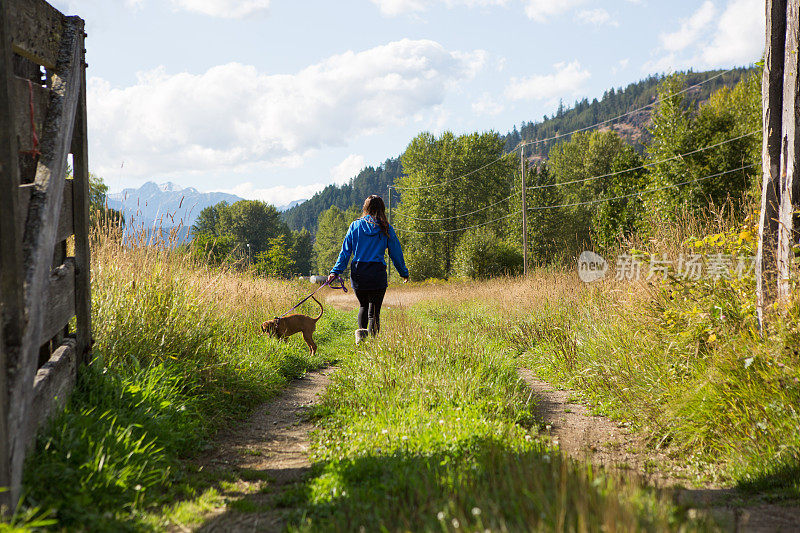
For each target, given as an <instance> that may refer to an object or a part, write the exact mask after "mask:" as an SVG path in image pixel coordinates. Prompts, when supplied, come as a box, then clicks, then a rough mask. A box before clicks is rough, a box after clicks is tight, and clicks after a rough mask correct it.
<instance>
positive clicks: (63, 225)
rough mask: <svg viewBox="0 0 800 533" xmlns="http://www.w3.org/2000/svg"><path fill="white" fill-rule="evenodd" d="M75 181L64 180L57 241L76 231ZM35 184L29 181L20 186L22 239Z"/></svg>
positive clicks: (19, 231) (19, 232) (20, 230)
mask: <svg viewBox="0 0 800 533" xmlns="http://www.w3.org/2000/svg"><path fill="white" fill-rule="evenodd" d="M72 188H73V181H72V180H65V181H64V197H63V198H62V199H61V209H60V210H59V215H58V227H57V228H56V242H61V241H64V240H66V239H67V238H69V236H70V235H72V234H73V233H74V230H73V228H74V217H73V207H72V202H73V193H72ZM33 190H34V184H33V183H27V184H25V185H21V186H20V187H19V212H20V215H18V218H17V220H18V226H17V233H18V234H19V236H20V239H22V234H23V232H24V230H25V221H26V220H27V218H28V217H27V215H28V206H29V205H30V203H31V195H32V194H33Z"/></svg>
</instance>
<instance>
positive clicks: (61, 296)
mask: <svg viewBox="0 0 800 533" xmlns="http://www.w3.org/2000/svg"><path fill="white" fill-rule="evenodd" d="M45 295H46V298H47V307H46V308H45V311H44V321H43V323H42V333H41V335H40V336H39V346H41V345H42V344H44V343H46V342H47V341H49V340H50V339H52V338H53V337H55V336H56V335H58V333H59V332H61V331H63V330H64V327H65V326H66V325H67V324H68V323H69V319H70V318H72V317H73V316H75V259H74V258H72V257H68V258H67V259H66V260H65V261H64V264H63V265H61V266H59V267H58V268H56V269H54V270H53V272H52V273H51V274H50V279H49V280H48V286H47V291H46V292H45Z"/></svg>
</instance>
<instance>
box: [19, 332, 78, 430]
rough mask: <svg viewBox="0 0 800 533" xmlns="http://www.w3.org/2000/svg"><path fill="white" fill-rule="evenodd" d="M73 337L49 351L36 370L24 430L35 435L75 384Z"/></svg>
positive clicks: (62, 405)
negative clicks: (51, 353)
mask: <svg viewBox="0 0 800 533" xmlns="http://www.w3.org/2000/svg"><path fill="white" fill-rule="evenodd" d="M75 344H76V342H75V339H70V338H68V339H65V340H64V342H63V344H61V346H59V347H58V348H56V349H55V350H54V351H53V355H52V356H51V357H50V360H49V361H47V363H45V364H44V366H42V368H40V369H39V370H38V371H37V372H36V377H35V378H34V383H33V401H32V405H31V407H32V408H31V412H30V418H29V419H28V421H27V422H28V433H29V434H31V435H35V434H36V430H37V429H39V428H41V427H42V426H43V425H44V423H45V422H47V419H48V418H50V416H52V415H53V414H55V413H56V412H58V411H60V410H61V409H63V408H64V405H65V403H66V401H67V399H68V398H69V394H70V392H71V391H72V389H73V388H74V387H75V380H76V378H77V368H78V357H77V354H76V353H75Z"/></svg>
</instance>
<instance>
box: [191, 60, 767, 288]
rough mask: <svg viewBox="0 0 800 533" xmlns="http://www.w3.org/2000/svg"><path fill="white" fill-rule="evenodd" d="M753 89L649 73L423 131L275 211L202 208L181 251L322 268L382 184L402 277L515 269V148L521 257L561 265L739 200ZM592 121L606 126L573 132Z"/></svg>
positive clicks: (751, 171) (732, 76) (752, 143)
mask: <svg viewBox="0 0 800 533" xmlns="http://www.w3.org/2000/svg"><path fill="white" fill-rule="evenodd" d="M759 87H760V86H759V78H758V72H757V71H754V70H753V69H734V70H731V71H727V72H717V71H712V72H704V73H693V72H688V73H679V74H675V75H672V76H669V77H666V78H664V77H655V76H653V77H650V78H647V79H646V80H643V81H641V82H639V83H635V84H631V85H629V86H628V87H627V88H625V89H624V90H623V89H620V90H614V89H611V90H609V91H607V92H606V94H605V95H604V96H603V98H602V100H599V101H597V100H595V101H593V102H591V103H590V102H588V100H582V101H578V102H576V103H575V105H574V107H573V108H571V109H569V110H566V109H565V108H564V106H563V105H561V106H560V107H559V110H558V111H557V112H556V114H555V115H554V116H553V117H549V118H548V117H545V119H544V120H543V121H542V122H540V123H533V122H531V123H523V124H522V127H521V128H520V129H519V130H517V129H516V128H515V129H514V130H513V131H512V132H511V133H509V134H506V135H501V134H499V133H497V132H491V131H490V132H483V133H477V132H476V133H471V134H462V135H456V134H455V133H452V132H444V133H442V134H441V135H439V136H434V135H432V134H430V133H426V132H423V133H420V134H419V135H418V136H417V137H415V138H414V139H412V140H411V142H410V143H409V145H408V147H407V148H406V150H405V151H404V153H403V154H401V156H400V157H398V158H390V159H387V160H386V161H385V162H384V163H383V164H381V165H380V166H378V167H377V168H374V167H367V168H365V169H363V170H362V171H361V172H360V173H359V174H358V175H357V176H355V177H354V178H353V179H352V180H351V182H350V183H349V184H346V185H343V186H336V185H329V186H328V187H326V188H325V189H324V190H323V191H322V192H320V193H318V194H317V195H315V196H314V197H313V198H311V199H310V200H308V201H307V202H304V203H303V204H300V205H298V206H295V207H294V208H292V209H290V210H288V211H286V212H284V213H278V212H277V211H276V210H275V208H274V207H272V206H269V205H267V204H265V203H263V202H256V201H245V202H237V203H236V204H233V205H230V206H229V205H227V204H219V205H217V206H213V207H209V208H206V209H205V210H203V212H202V213H201V214H200V216H199V218H198V220H197V222H196V224H195V225H194V227H193V228H192V229H193V233H194V235H195V237H194V241H193V242H192V244H191V245H190V248H191V250H192V253H193V254H194V255H195V256H197V257H206V259H207V260H208V261H210V262H211V263H213V264H221V263H222V262H227V263H234V264H238V265H240V266H242V267H244V268H253V269H254V270H255V271H256V272H258V273H260V274H262V275H272V276H292V275H306V274H310V273H324V272H327V270H328V269H329V268H330V265H332V264H333V262H334V261H335V258H336V254H337V253H338V248H339V246H340V244H341V241H342V239H343V237H344V234H345V233H346V231H347V228H348V226H349V223H350V222H351V221H352V220H354V219H355V218H357V217H358V215H359V211H360V206H361V203H362V202H363V199H364V198H365V197H366V196H368V195H369V194H375V193H378V194H381V195H383V196H384V197H386V198H387V200H388V197H387V194H388V191H389V187H392V203H393V205H394V208H393V209H392V211H391V217H392V223H393V225H394V226H395V227H396V229H397V231H398V234H399V235H400V237H401V242H402V243H403V244H404V248H405V249H406V250H407V252H406V255H407V260H408V263H409V266H410V268H411V273H412V277H413V278H414V279H418V280H419V279H426V278H442V279H446V278H449V277H453V276H456V277H481V278H484V277H491V276H493V275H499V274H515V273H518V272H520V271H521V268H522V263H523V258H522V217H521V207H522V195H521V190H520V188H521V175H520V169H521V164H520V156H519V151H520V150H522V151H523V153H524V161H525V171H526V173H527V188H526V191H525V195H526V198H525V200H526V204H527V209H528V235H527V238H528V255H529V259H530V260H531V262H532V264H539V265H548V264H560V263H563V262H564V261H569V260H572V258H574V257H575V256H576V255H577V254H578V253H580V251H581V250H582V249H584V248H593V249H596V250H598V251H601V252H602V251H604V250H608V249H610V248H613V247H614V246H617V245H618V244H619V243H621V242H623V241H624V240H626V239H630V238H631V237H632V236H633V235H638V236H639V237H640V238H646V235H647V234H648V233H652V231H653V228H652V224H653V223H654V221H658V220H664V219H665V217H666V218H670V217H672V218H674V216H675V215H676V213H678V212H679V211H681V210H692V209H704V208H707V207H708V205H709V204H711V205H716V206H722V205H723V204H725V203H726V202H732V203H733V204H736V208H737V209H741V208H742V206H743V203H742V202H745V201H746V200H744V199H745V198H746V194H745V193H747V192H748V191H749V192H751V193H752V192H753V191H751V190H750V189H751V188H752V183H753V179H752V177H753V176H754V175H756V174H757V173H756V172H755V170H757V169H756V168H755V165H757V163H758V157H759V154H758V147H759V146H760V142H761V141H760V134H758V133H757V131H756V130H758V127H759V121H760V118H759V113H760V111H759V109H760V107H759V106H760V101H759V90H760V89H759ZM653 102H658V104H657V105H655V106H651V107H647V106H648V105H650V104H652V103H653ZM640 108H645V109H643V110H642V109H640ZM632 110H633V111H634V112H631V111H632ZM626 113H629V114H628V115H626V116H624V117H623V118H621V119H619V120H613V119H614V118H615V117H619V116H620V115H624V114H626ZM598 121H599V122H602V121H609V125H608V126H607V127H603V128H600V129H597V130H594V131H581V130H582V129H585V127H586V126H587V125H589V124H591V123H594V122H598ZM612 121H613V123H612ZM572 130H578V131H577V132H576V133H574V134H572V135H569V136H566V135H565V136H563V137H558V136H559V135H560V133H559V132H564V131H572ZM554 136H556V137H558V138H557V139H550V138H551V137H554ZM548 139H550V140H548ZM542 154H546V157H544V156H543V155H542ZM688 177H698V178H699V179H696V180H695V179H688ZM743 195H744V196H743ZM751 199H752V196H751Z"/></svg>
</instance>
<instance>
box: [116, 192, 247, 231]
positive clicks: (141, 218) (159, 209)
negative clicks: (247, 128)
mask: <svg viewBox="0 0 800 533" xmlns="http://www.w3.org/2000/svg"><path fill="white" fill-rule="evenodd" d="M240 200H243V198H239V197H238V196H235V195H233V194H227V193H222V192H200V191H198V190H197V189H195V188H194V187H187V188H182V187H181V186H179V185H176V184H175V183H172V182H169V181H168V182H166V183H161V184H156V183H154V182H152V181H148V182H147V183H145V184H144V185H142V186H141V187H139V188H138V189H123V191H122V192H120V193H116V194H109V195H108V207H110V208H112V209H116V210H118V211H122V213H123V214H124V215H125V226H126V229H127V230H128V231H135V230H136V229H138V228H141V227H143V226H144V227H145V228H153V227H161V228H162V229H166V230H169V229H170V228H173V227H183V228H187V229H188V228H190V227H191V226H192V224H194V221H195V220H196V219H197V216H198V215H199V214H200V211H202V210H203V209H205V208H206V207H208V206H211V205H215V204H218V203H219V202H228V203H229V204H232V203H235V202H238V201H240Z"/></svg>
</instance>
